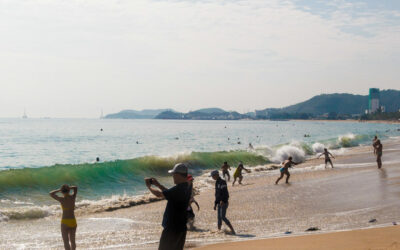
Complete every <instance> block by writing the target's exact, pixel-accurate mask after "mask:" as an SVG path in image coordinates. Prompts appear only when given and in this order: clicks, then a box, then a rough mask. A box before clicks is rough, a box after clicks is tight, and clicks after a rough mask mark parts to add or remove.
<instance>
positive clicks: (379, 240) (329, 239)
mask: <svg viewBox="0 0 400 250" xmlns="http://www.w3.org/2000/svg"><path fill="white" fill-rule="evenodd" d="M399 235H400V226H391V227H384V228H373V229H363V230H353V231H347V232H336V233H327V234H318V235H307V236H297V237H283V238H274V239H266V240H251V241H244V242H235V243H221V244H215V245H208V246H204V247H199V248H197V249H199V250H200V249H202V250H213V249H220V250H224V249H230V250H236V249H237V250H239V249H260V250H261V249H265V250H268V249H282V250H290V249H299V250H301V249H304V250H317V249H318V250H319V249H331V250H347V249H349V250H350V249H351V250H365V249H370V250H378V249H379V250H395V249H400V237H399Z"/></svg>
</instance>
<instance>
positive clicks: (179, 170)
mask: <svg viewBox="0 0 400 250" xmlns="http://www.w3.org/2000/svg"><path fill="white" fill-rule="evenodd" d="M168 173H170V174H172V177H173V179H174V183H175V186H174V187H172V188H170V189H167V188H165V187H164V186H163V185H161V184H160V183H159V182H158V181H157V179H155V178H146V179H145V182H146V186H147V188H148V189H149V190H150V192H151V193H152V194H154V195H155V196H157V197H160V198H165V199H166V200H167V201H168V202H167V206H166V208H165V211H164V217H163V221H162V226H163V228H164V230H163V232H162V234H161V238H160V244H159V246H158V249H159V250H182V249H183V247H184V245H185V240H186V231H187V227H186V222H187V211H186V210H187V208H188V205H189V200H190V195H191V193H192V190H191V187H190V186H189V185H188V182H187V174H188V168H187V167H186V165H185V164H183V163H178V164H176V165H175V166H174V168H173V169H172V170H169V171H168ZM152 185H154V186H155V187H157V188H158V189H155V188H153V187H152Z"/></svg>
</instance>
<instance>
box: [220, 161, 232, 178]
mask: <svg viewBox="0 0 400 250" xmlns="http://www.w3.org/2000/svg"><path fill="white" fill-rule="evenodd" d="M221 170H222V177H223V178H224V179H225V180H226V177H225V175H226V176H228V182H229V181H230V180H231V175H230V174H229V170H231V166H229V165H228V162H226V161H225V162H224V165H222V167H221Z"/></svg>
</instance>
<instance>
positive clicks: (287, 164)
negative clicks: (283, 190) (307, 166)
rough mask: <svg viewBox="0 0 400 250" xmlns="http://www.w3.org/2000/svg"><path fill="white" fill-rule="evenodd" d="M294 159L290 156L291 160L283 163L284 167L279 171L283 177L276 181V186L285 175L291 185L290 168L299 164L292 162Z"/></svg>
mask: <svg viewBox="0 0 400 250" xmlns="http://www.w3.org/2000/svg"><path fill="white" fill-rule="evenodd" d="M292 159H293V158H292V157H291V156H289V158H288V159H287V160H286V161H284V162H282V165H283V167H281V168H280V169H279V170H280V171H281V176H280V177H279V178H278V179H277V180H276V182H275V184H278V182H279V181H280V180H281V179H282V178H283V176H284V175H286V183H289V177H290V173H289V168H290V167H292V165H297V164H298V163H296V162H293V161H292Z"/></svg>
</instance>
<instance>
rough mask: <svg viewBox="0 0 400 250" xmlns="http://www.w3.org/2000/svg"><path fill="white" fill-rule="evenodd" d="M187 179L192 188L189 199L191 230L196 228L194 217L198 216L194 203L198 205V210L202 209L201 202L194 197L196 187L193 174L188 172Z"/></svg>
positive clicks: (188, 215)
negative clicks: (194, 186) (193, 206)
mask: <svg viewBox="0 0 400 250" xmlns="http://www.w3.org/2000/svg"><path fill="white" fill-rule="evenodd" d="M187 181H188V183H189V188H190V189H191V190H192V193H191V194H190V200H189V206H188V208H187V224H188V225H189V230H194V229H195V226H194V217H195V216H196V215H195V214H194V211H193V208H192V203H194V204H196V206H197V211H199V210H200V206H199V203H197V201H196V200H195V199H194V189H193V181H194V178H193V176H192V175H190V174H188V176H187Z"/></svg>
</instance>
